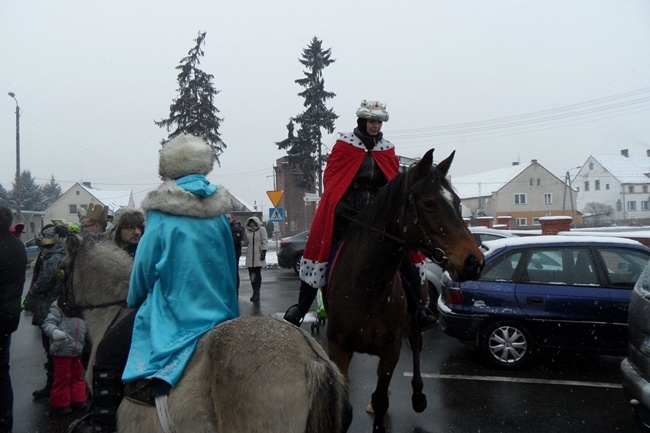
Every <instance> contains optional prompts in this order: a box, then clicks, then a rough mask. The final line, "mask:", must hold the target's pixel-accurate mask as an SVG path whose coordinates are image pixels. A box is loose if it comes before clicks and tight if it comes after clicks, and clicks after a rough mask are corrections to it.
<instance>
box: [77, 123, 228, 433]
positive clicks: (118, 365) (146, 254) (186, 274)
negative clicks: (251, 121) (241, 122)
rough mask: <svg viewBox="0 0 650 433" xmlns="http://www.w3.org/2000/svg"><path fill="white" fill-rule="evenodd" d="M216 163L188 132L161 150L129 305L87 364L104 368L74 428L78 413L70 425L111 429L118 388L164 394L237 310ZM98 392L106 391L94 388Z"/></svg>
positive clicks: (146, 397)
mask: <svg viewBox="0 0 650 433" xmlns="http://www.w3.org/2000/svg"><path fill="white" fill-rule="evenodd" d="M213 163H214V156H213V153H212V148H211V147H210V146H209V145H208V144H207V143H206V142H205V141H204V140H203V139H201V138H199V137H195V136H192V135H180V136H177V137H175V138H173V139H171V140H170V141H168V142H167V143H165V144H164V145H163V148H162V149H161V150H160V160H159V173H160V176H161V177H162V179H163V183H162V184H161V185H160V186H159V187H158V188H156V189H155V190H153V191H151V192H149V193H148V194H147V196H146V198H145V199H144V201H143V203H142V209H143V211H144V214H145V216H146V225H147V229H146V231H145V233H144V235H143V236H142V238H141V239H140V242H139V244H138V248H137V250H136V253H135V259H134V262H133V271H132V273H131V281H130V284H129V292H128V295H127V305H128V306H129V307H131V308H134V309H135V310H134V312H133V313H132V314H131V315H130V316H127V318H125V319H124V320H122V321H120V322H119V323H118V324H117V325H116V326H114V327H113V328H112V329H111V330H109V331H108V332H107V333H106V335H105V337H104V339H103V340H102V341H101V342H100V344H99V345H98V346H97V351H96V361H95V365H94V366H93V371H94V372H95V373H97V372H102V375H101V376H100V375H98V374H94V376H93V377H94V380H93V382H94V383H93V386H94V392H93V406H94V411H93V415H92V419H91V420H90V423H91V428H92V429H89V430H79V428H77V427H78V426H79V421H80V420H77V421H75V422H74V423H73V424H74V426H72V425H71V428H74V430H70V429H69V431H74V432H79V431H93V432H112V431H114V429H115V411H116V409H117V407H118V406H119V403H120V401H121V398H122V395H127V396H129V398H130V399H136V400H138V401H140V402H143V403H144V404H153V402H154V400H155V398H156V397H159V396H164V395H167V394H168V393H169V391H170V390H171V388H172V387H174V386H175V385H176V383H177V382H178V380H179V379H180V377H181V374H182V373H183V370H184V369H185V366H186V365H187V363H188V362H189V360H190V359H191V356H192V353H193V352H194V349H195V347H196V344H197V341H198V339H199V338H200V337H201V336H202V335H203V334H205V333H206V332H208V331H209V330H210V329H212V328H213V327H214V326H215V325H217V324H219V323H221V322H224V321H226V320H230V319H234V318H236V317H238V316H239V304H238V299H237V292H236V283H237V271H238V270H237V263H236V262H235V249H234V245H233V239H232V235H231V230H230V224H229V222H228V218H227V216H226V214H227V212H228V211H229V209H230V206H231V203H230V199H229V196H228V193H227V191H226V189H225V188H223V187H221V186H217V185H214V184H212V183H210V182H209V181H208V179H207V178H206V176H205V175H206V174H208V173H209V172H210V171H212V167H213ZM117 225H119V222H118V223H117ZM129 321H130V323H131V324H132V326H131V328H130V329H127V328H126V325H125V323H128V322H129ZM127 338H128V339H127ZM125 339H127V340H126V341H124V340H125ZM122 370H123V371H122ZM116 373H117V374H116ZM98 377H99V378H100V379H99V380H98ZM114 378H117V379H114ZM120 378H121V380H120ZM122 382H124V385H123V384H122ZM115 390H118V392H117V394H115V392H114V391H115ZM105 392H106V393H108V392H110V393H111V395H112V396H113V397H110V398H107V399H102V398H101V397H99V396H101V395H102V394H105Z"/></svg>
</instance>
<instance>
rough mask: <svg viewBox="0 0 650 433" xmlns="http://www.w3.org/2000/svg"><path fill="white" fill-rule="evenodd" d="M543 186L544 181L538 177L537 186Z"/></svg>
mask: <svg viewBox="0 0 650 433" xmlns="http://www.w3.org/2000/svg"><path fill="white" fill-rule="evenodd" d="M541 185H542V179H540V178H539V177H538V178H537V186H541Z"/></svg>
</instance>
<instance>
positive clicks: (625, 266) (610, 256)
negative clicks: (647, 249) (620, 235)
mask: <svg viewBox="0 0 650 433" xmlns="http://www.w3.org/2000/svg"><path fill="white" fill-rule="evenodd" d="M598 251H599V253H600V256H601V257H602V259H603V263H604V266H605V273H606V275H607V278H608V280H609V282H610V284H611V285H612V286H613V287H625V288H632V287H634V284H635V283H636V280H638V279H639V276H640V275H641V272H642V271H643V268H644V267H645V265H646V264H647V263H648V255H647V254H645V253H644V252H642V251H637V250H628V249H624V248H607V247H601V248H598Z"/></svg>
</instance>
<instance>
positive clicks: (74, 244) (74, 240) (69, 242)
mask: <svg viewBox="0 0 650 433" xmlns="http://www.w3.org/2000/svg"><path fill="white" fill-rule="evenodd" d="M80 245H81V238H80V237H79V236H77V235H76V234H70V236H68V237H67V239H66V241H65V250H66V252H67V253H68V254H69V255H70V256H73V257H74V256H75V255H76V254H77V251H79V246H80Z"/></svg>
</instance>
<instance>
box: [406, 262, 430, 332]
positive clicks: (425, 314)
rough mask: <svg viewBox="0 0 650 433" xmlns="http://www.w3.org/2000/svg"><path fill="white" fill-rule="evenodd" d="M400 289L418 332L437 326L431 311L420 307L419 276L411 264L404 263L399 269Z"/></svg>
mask: <svg viewBox="0 0 650 433" xmlns="http://www.w3.org/2000/svg"><path fill="white" fill-rule="evenodd" d="M400 275H401V277H402V287H403V288H404V295H405V296H406V301H407V304H408V309H409V313H410V314H411V317H412V321H413V324H414V325H415V327H416V328H417V329H419V330H420V331H427V330H429V329H431V328H433V327H434V326H436V325H437V324H438V319H436V317H435V316H434V315H433V313H432V312H431V310H429V309H428V308H426V307H423V306H422V290H421V288H422V287H421V284H420V275H419V274H418V272H417V269H416V268H415V265H414V264H413V263H411V262H408V261H405V262H404V263H402V266H401V267H400Z"/></svg>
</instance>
